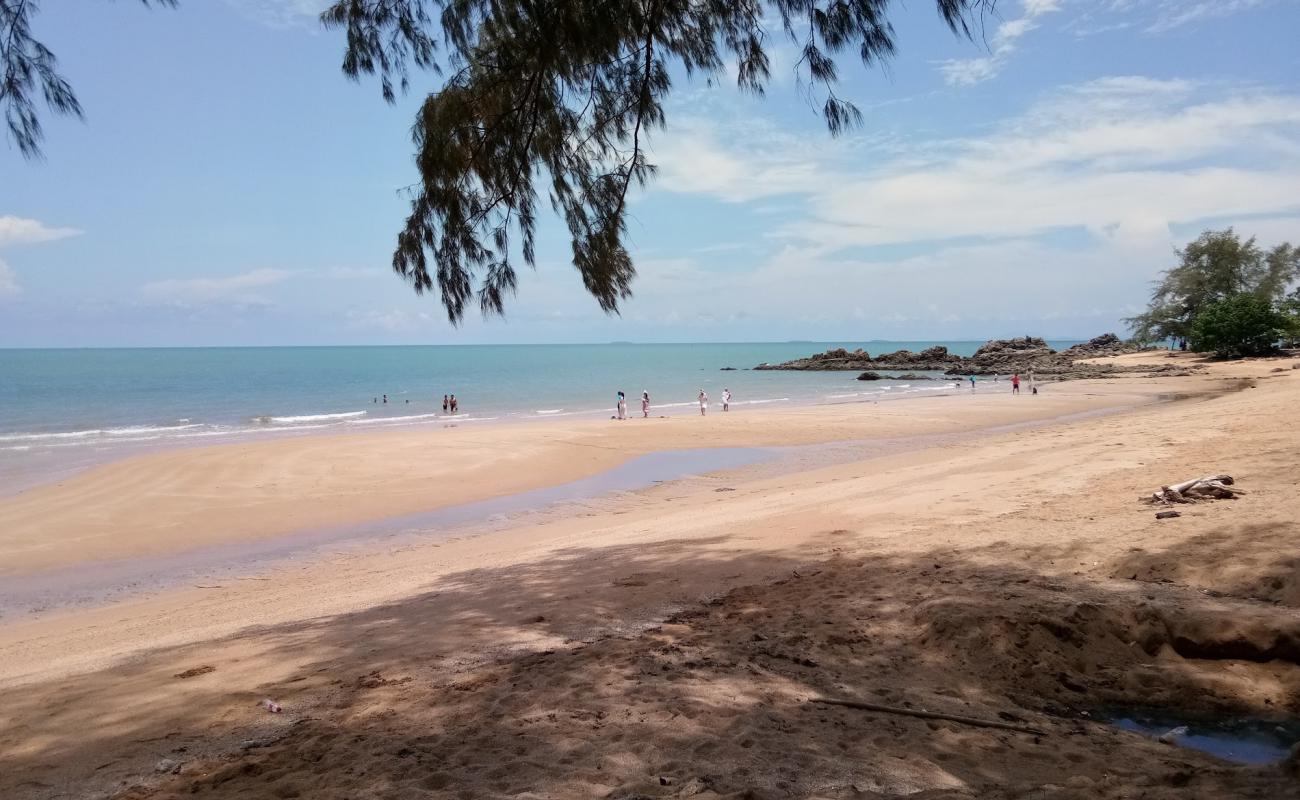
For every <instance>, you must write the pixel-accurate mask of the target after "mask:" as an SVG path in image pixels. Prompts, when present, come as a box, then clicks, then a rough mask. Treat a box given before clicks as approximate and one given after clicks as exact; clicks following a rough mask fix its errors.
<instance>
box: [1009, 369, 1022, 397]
mask: <svg viewBox="0 0 1300 800" xmlns="http://www.w3.org/2000/svg"><path fill="white" fill-rule="evenodd" d="M1011 393H1012V394H1020V373H1016V374H1015V375H1012V376H1011Z"/></svg>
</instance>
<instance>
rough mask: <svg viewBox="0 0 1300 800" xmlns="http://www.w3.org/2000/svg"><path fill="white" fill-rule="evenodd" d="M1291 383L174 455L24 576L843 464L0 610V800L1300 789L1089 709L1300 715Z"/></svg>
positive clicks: (1125, 389) (110, 495) (69, 532)
mask: <svg viewBox="0 0 1300 800" xmlns="http://www.w3.org/2000/svg"><path fill="white" fill-rule="evenodd" d="M1169 358H1170V356H1167V355H1165V354H1163V353H1160V354H1140V355H1132V356H1120V357H1119V359H1120V360H1121V361H1123V362H1124V363H1130V364H1141V363H1153V364H1154V363H1168V359H1169ZM1175 358H1182V359H1184V360H1186V361H1187V362H1188V363H1189V364H1191V363H1192V357H1191V356H1186V355H1183V356H1177V357H1175ZM1144 360H1145V361H1144ZM1295 363H1297V362H1296V361H1294V360H1290V359H1272V360H1259V361H1248V362H1235V363H1224V364H1209V365H1205V366H1206V371H1205V372H1204V373H1201V374H1196V375H1191V376H1187V377H1165V378H1160V379H1148V378H1142V377H1128V378H1123V379H1114V380H1106V381H1078V382H1066V383H1059V384H1048V385H1046V386H1045V387H1044V391H1043V392H1042V393H1041V394H1039V395H1037V396H1030V395H1028V394H1023V395H1021V396H1019V397H1012V396H1011V395H1010V392H1009V390H1010V387H1009V386H1008V387H1007V391H1006V392H1002V393H996V394H995V393H980V394H977V395H974V396H972V395H969V394H966V393H962V392H954V393H952V394H950V395H943V396H934V397H928V398H924V399H921V398H917V399H907V400H900V401H892V402H885V403H878V404H871V403H845V404H842V405H822V406H810V407H802V408H795V409H782V410H762V411H753V410H747V411H745V412H743V413H737V412H733V413H731V414H726V415H724V414H721V413H715V414H711V415H710V416H708V417H706V418H703V419H700V418H698V417H689V416H681V417H673V418H664V419H658V418H656V419H650V420H640V419H633V420H629V421H626V422H610V421H604V420H601V421H579V422H575V421H550V422H546V423H536V424H531V423H530V424H513V425H500V426H495V427H487V426H485V427H477V428H470V427H459V428H439V429H435V430H424V431H419V432H411V431H385V432H380V433H371V434H356V435H347V436H329V437H324V436H321V437H301V438H294V439H283V440H276V441H261V442H255V443H245V444H232V445H222V446H218V447H209V448H195V449H185V450H167V451H162V452H158V453H153V454H147V455H142V456H136V457H133V458H130V459H126V460H123V461H118V462H114V463H110V464H106V465H103V466H100V467H96V468H94V469H92V470H89V471H87V472H84V473H81V474H79V475H76V476H73V477H70V478H66V479H63V480H60V481H58V482H57V483H53V484H48V485H44V486H39V487H34V488H31V489H27V490H25V491H22V492H20V493H18V494H16V495H12V496H9V497H5V498H0V580H5V581H17V580H20V579H28V578H31V577H32V576H37V575H41V574H44V573H49V572H50V571H59V570H64V571H76V570H85V571H87V573H89V572H93V570H95V569H96V568H97V567H98V566H100V565H105V564H111V563H114V562H118V561H121V560H124V559H135V560H148V559H164V558H169V557H174V556H176V555H177V554H184V553H186V552H190V551H195V550H200V549H203V548H212V547H239V546H244V545H247V544H249V543H254V542H264V541H274V540H276V539H277V538H278V537H285V536H289V535H294V534H297V533H300V532H303V531H312V530H316V529H320V528H325V527H346V526H351V525H375V524H380V523H382V522H383V520H386V519H390V518H393V517H399V516H403V515H411V514H418V513H422V512H432V511H436V510H437V509H440V508H445V507H448V506H452V505H456V504H463V503H469V502H474V501H479V500H487V499H490V498H500V497H507V496H510V495H513V494H516V493H519V492H523V491H528V490H533V489H538V488H542V487H546V486H553V485H555V484H559V483H564V482H567V481H572V480H577V479H580V478H585V477H589V476H593V475H597V474H600V473H601V472H602V471H605V470H609V469H611V468H613V467H616V466H618V465H619V464H623V463H625V462H627V461H628V460H629V459H631V458H634V457H636V456H638V455H643V454H647V453H654V452H657V451H663V450H680V449H685V448H719V447H735V448H740V447H745V448H752V447H791V446H800V445H828V446H829V445H835V444H836V443H841V444H842V443H856V444H853V445H852V446H847V445H843V446H841V447H840V448H839V449H837V450H835V451H834V457H830V455H828V456H827V457H826V458H825V460H824V462H821V463H819V456H818V455H817V453H818V452H819V451H817V450H810V451H808V454H807V455H805V457H804V459H803V460H802V461H800V462H799V463H798V464H796V467H797V468H786V469H780V470H773V469H765V468H758V467H754V468H740V469H734V470H727V471H723V472H719V473H713V474H708V475H703V476H696V477H690V478H685V479H682V480H676V481H670V482H667V483H663V484H657V485H653V486H651V487H648V488H644V489H640V490H637V491H633V492H621V493H618V494H615V495H611V496H603V497H599V498H593V499H591V500H589V501H582V502H578V503H571V504H569V505H566V506H563V507H560V508H557V509H551V510H548V511H547V512H545V513H539V514H527V515H521V516H520V517H518V518H515V519H507V520H504V521H497V522H496V523H494V525H493V526H492V527H491V529H490V530H488V529H486V528H485V529H483V530H476V529H474V528H473V527H472V526H470V527H467V528H466V529H464V530H458V531H457V532H456V533H455V535H451V536H430V537H427V538H424V539H421V538H418V537H416V538H404V539H401V540H400V542H399V543H397V544H393V543H386V542H385V540H383V539H377V540H376V541H374V542H373V543H371V544H369V545H368V546H351V547H349V548H346V549H340V550H339V551H338V552H335V553H332V554H330V555H329V556H328V557H320V556H319V555H318V556H314V557H311V558H298V559H289V560H287V561H278V562H276V563H275V564H273V565H268V566H267V568H266V569H261V570H253V571H251V572H249V573H247V574H242V575H238V576H235V577H229V578H218V579H213V580H212V581H211V582H203V583H202V584H201V585H199V584H191V585H187V586H183V587H181V586H177V587H168V588H164V589H157V590H154V589H149V587H143V589H142V590H141V591H140V592H138V593H137V594H135V595H132V596H129V597H127V598H126V599H124V600H122V601H120V602H115V603H112V604H108V605H101V606H94V607H87V608H59V609H53V610H51V611H49V612H48V613H45V614H40V615H38V616H35V617H33V618H20V619H7V620H6V619H0V687H2V688H0V795H2V796H4V797H5V798H15V800H23V799H25V798H64V797H67V798H72V797H100V796H117V797H126V798H171V797H182V796H198V797H213V798H225V797H310V798H345V797H376V798H380V797H392V798H406V797H431V798H433V797H466V798H468V797H536V798H540V797H556V798H559V797H592V798H596V797H628V798H630V797H641V796H645V797H674V796H697V797H736V798H739V797H764V798H766V797H895V796H902V795H908V796H912V797H918V798H930V797H945V798H946V797H960V798H988V797H1031V796H1032V797H1044V798H1058V797H1059V798H1068V797H1107V798H1111V797H1113V798H1120V797H1139V796H1141V797H1150V798H1163V797H1169V798H1174V797H1178V798H1186V797H1206V798H1209V797H1217V798H1221V797H1250V798H1282V797H1288V796H1297V795H1295V794H1294V791H1295V786H1296V785H1297V784H1296V780H1297V777H1296V776H1295V774H1294V769H1295V758H1294V757H1293V758H1292V760H1291V763H1290V765H1269V766H1259V767H1250V766H1238V765H1231V764H1228V763H1226V762H1224V761H1221V760H1218V759H1215V758H1213V757H1211V756H1208V755H1204V754H1202V753H1199V752H1196V751H1194V750H1191V749H1186V748H1178V747H1171V746H1169V745H1166V744H1161V743H1158V742H1156V741H1154V740H1152V739H1149V738H1145V737H1142V736H1140V735H1137V734H1133V733H1128V732H1123V731H1120V730H1118V729H1116V728H1115V727H1113V726H1110V725H1106V724H1103V723H1102V722H1101V721H1100V717H1101V716H1102V715H1103V712H1104V710H1105V709H1108V708H1128V707H1139V706H1140V707H1155V708H1163V709H1173V710H1199V711H1202V712H1207V711H1210V712H1215V713H1229V712H1232V713H1241V714H1248V715H1258V716H1261V717H1269V718H1271V716H1278V715H1291V716H1294V715H1296V714H1300V612H1298V611H1297V606H1300V557H1297V555H1296V545H1295V542H1296V535H1297V533H1300V529H1297V527H1296V522H1295V520H1294V511H1295V509H1296V508H1297V507H1300V505H1298V503H1300V483H1298V482H1297V476H1296V471H1295V461H1296V453H1300V430H1297V429H1296V427H1295V426H1294V425H1289V424H1286V423H1285V422H1284V421H1285V420H1287V419H1289V418H1291V417H1293V416H1294V409H1295V407H1296V397H1297V389H1298V388H1300V370H1293V369H1292V365H1293V364H1295ZM882 442H889V443H890V445H891V446H890V447H887V448H883V447H873V443H875V444H879V443H882ZM855 447H857V448H860V449H858V450H855V449H854V448H855ZM827 452H828V453H829V452H830V451H827ZM855 453H856V454H857V455H855ZM1215 473H1227V474H1231V475H1232V476H1234V477H1235V478H1236V480H1237V481H1238V482H1239V484H1240V485H1241V486H1242V487H1243V488H1245V489H1246V490H1247V491H1248V492H1249V494H1247V495H1245V496H1244V497H1242V498H1239V499H1237V500H1223V501H1217V502H1213V503H1203V504H1196V505H1191V506H1187V507H1184V508H1182V509H1180V510H1181V511H1182V516H1181V517H1180V518H1178V519H1172V520H1162V521H1157V520H1155V519H1154V510H1155V509H1152V508H1151V507H1149V506H1146V505H1143V504H1140V503H1139V502H1138V501H1137V498H1138V496H1139V495H1140V494H1143V493H1150V492H1151V491H1153V490H1155V489H1158V488H1159V487H1160V486H1161V485H1162V484H1168V483H1171V482H1174V481H1178V480H1182V479H1186V478H1191V477H1196V476H1199V475H1203V474H1215ZM69 574H71V572H69ZM266 698H269V699H273V700H274V701H275V702H276V703H279V704H280V705H282V706H283V709H284V711H283V713H280V714H270V713H267V711H266V710H265V709H263V708H262V707H260V706H259V705H258V702H259V701H260V700H263V699H266ZM815 698H845V699H856V700H867V701H870V702H874V703H880V704H885V705H888V706H890V707H893V708H902V709H911V710H920V709H927V710H930V711H936V712H941V713H946V714H950V715H961V716H965V717H971V718H977V719H981V720H986V721H994V722H1001V723H1003V724H1005V725H1011V726H1019V727H1022V728H1032V729H1033V730H1034V731H1035V732H1034V733H1026V732H1023V731H1012V730H1007V729H999V728H986V727H979V726H973V725H967V724H963V723H959V722H953V721H943V720H935V719H918V718H915V717H910V716H906V715H897V714H881V713H872V712H869V711H864V710H860V709H849V708H843V707H833V706H826V705H823V704H820V703H815V702H811V701H812V700H813V699H815ZM1288 769H1290V770H1292V772H1291V773H1290V774H1288V772H1287V770H1288Z"/></svg>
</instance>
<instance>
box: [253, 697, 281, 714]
mask: <svg viewBox="0 0 1300 800" xmlns="http://www.w3.org/2000/svg"><path fill="white" fill-rule="evenodd" d="M258 705H259V706H261V707H262V708H265V709H266V710H267V711H269V712H271V713H272V714H279V713H280V712H281V711H283V710H284V709H283V708H281V707H280V704H279V703H277V702H275V701H274V700H270V699H267V700H263V701H262V702H260V703H258Z"/></svg>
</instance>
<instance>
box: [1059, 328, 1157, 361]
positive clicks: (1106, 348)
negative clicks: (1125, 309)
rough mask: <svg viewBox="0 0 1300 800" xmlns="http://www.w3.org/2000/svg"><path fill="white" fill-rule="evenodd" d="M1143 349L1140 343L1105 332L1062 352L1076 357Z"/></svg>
mask: <svg viewBox="0 0 1300 800" xmlns="http://www.w3.org/2000/svg"><path fill="white" fill-rule="evenodd" d="M1141 349H1142V348H1141V347H1139V346H1138V345H1136V344H1133V343H1132V342H1126V341H1124V340H1123V339H1121V338H1119V337H1118V336H1116V335H1115V334H1113V333H1103V334H1102V335H1101V336H1097V337H1094V338H1092V339H1089V340H1088V341H1086V342H1084V343H1083V344H1076V345H1075V346H1073V347H1069V348H1066V349H1065V350H1063V351H1061V352H1063V353H1067V354H1070V355H1072V356H1073V357H1075V358H1100V357H1102V356H1118V355H1122V354H1124V353H1136V352H1138V351H1140V350H1141Z"/></svg>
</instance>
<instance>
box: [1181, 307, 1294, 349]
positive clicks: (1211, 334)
mask: <svg viewBox="0 0 1300 800" xmlns="http://www.w3.org/2000/svg"><path fill="white" fill-rule="evenodd" d="M1287 326H1288V320H1287V318H1286V316H1285V315H1283V314H1282V312H1281V311H1279V310H1278V309H1277V308H1275V307H1274V305H1273V303H1272V302H1270V301H1269V300H1266V299H1264V298H1263V297H1260V296H1259V295H1258V294H1249V293H1242V294H1235V295H1233V296H1231V297H1227V298H1224V299H1223V300H1217V301H1215V302H1213V303H1210V304H1209V305H1208V306H1206V307H1205V308H1204V309H1202V310H1201V311H1200V313H1198V314H1197V315H1196V319H1194V320H1193V321H1192V332H1191V345H1192V349H1193V350H1197V351H1199V352H1209V353H1214V354H1215V355H1219V356H1262V355H1266V354H1268V353H1271V352H1273V351H1274V350H1275V349H1276V348H1277V343H1278V341H1280V340H1281V339H1282V337H1283V336H1284V335H1285V334H1286V332H1287Z"/></svg>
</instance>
